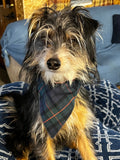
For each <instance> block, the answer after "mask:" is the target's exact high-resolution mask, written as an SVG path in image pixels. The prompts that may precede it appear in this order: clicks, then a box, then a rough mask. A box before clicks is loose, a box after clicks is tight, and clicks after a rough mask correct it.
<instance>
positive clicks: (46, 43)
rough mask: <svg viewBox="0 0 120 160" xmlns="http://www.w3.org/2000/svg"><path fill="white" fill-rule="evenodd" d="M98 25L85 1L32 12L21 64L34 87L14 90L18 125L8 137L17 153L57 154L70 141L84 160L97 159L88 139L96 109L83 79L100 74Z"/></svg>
mask: <svg viewBox="0 0 120 160" xmlns="http://www.w3.org/2000/svg"><path fill="white" fill-rule="evenodd" d="M98 27H99V24H98V22H97V21H96V20H93V19H92V18H91V17H90V16H89V14H88V12H87V11H86V10H85V9H84V8H82V7H75V8H73V9H71V8H70V7H68V8H65V9H64V10H62V11H59V12H58V11H55V10H53V9H51V8H47V7H45V8H42V9H40V10H37V11H36V12H35V13H33V15H32V17H31V19H30V24H29V41H28V51H27V55H26V58H25V60H24V64H23V68H22V72H24V71H25V72H26V80H27V82H29V84H30V87H29V89H28V91H27V92H26V93H25V94H24V95H23V96H19V95H14V96H13V99H14V103H13V106H14V110H15V113H14V116H15V122H14V123H15V124H14V125H15V128H14V130H13V133H11V135H10V136H9V137H7V139H6V142H7V144H6V145H7V147H8V149H9V150H10V151H12V153H13V155H14V156H15V157H16V158H17V159H22V160H28V159H30V157H31V156H33V157H34V158H35V159H37V160H55V151H56V149H57V148H59V147H61V146H62V147H63V146H67V147H70V148H75V149H78V150H79V152H80V155H81V157H82V159H83V160H97V158H96V156H95V152H94V147H93V145H92V142H91V139H90V129H91V128H92V127H93V120H94V115H93V113H92V109H91V106H90V103H89V96H88V93H87V91H86V90H85V89H84V87H83V84H85V83H92V82H93V81H94V80H95V79H96V76H97V69H96V66H97V65H96V58H95V42H94V34H95V32H96V30H97V28H98ZM22 72H21V73H22Z"/></svg>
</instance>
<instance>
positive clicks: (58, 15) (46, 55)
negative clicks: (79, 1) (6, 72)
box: [23, 7, 99, 85]
mask: <svg viewBox="0 0 120 160" xmlns="http://www.w3.org/2000/svg"><path fill="white" fill-rule="evenodd" d="M98 26H99V24H98V22H97V21H96V20H93V19H91V18H90V17H89V16H88V12H87V11H86V10H85V9H83V8H81V7H76V8H74V9H70V8H66V9H64V10H62V11H60V12H56V11H54V10H52V9H50V8H43V9H40V10H38V11H37V12H35V13H34V14H33V15H32V17H31V20H30V25H29V42H28V53H27V55H26V58H25V61H24V65H23V67H24V68H25V69H27V71H29V75H30V76H33V75H37V76H38V75H41V76H42V78H43V80H44V81H45V82H46V83H48V82H50V83H51V84H52V85H54V84H55V83H63V82H65V81H69V82H70V84H71V83H72V81H73V80H74V79H76V78H77V79H80V80H81V81H83V82H88V81H90V79H91V78H90V77H91V73H93V74H94V73H95V72H96V61H95V44H94V37H93V36H94V33H95V31H96V29H97V27H98Z"/></svg>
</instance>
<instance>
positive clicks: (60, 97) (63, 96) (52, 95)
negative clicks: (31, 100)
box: [38, 79, 81, 138]
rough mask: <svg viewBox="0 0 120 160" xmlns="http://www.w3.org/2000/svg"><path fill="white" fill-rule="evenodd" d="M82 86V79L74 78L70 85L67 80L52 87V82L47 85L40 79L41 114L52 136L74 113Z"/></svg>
mask: <svg viewBox="0 0 120 160" xmlns="http://www.w3.org/2000/svg"><path fill="white" fill-rule="evenodd" d="M80 86H81V85H80V81H78V80H74V81H73V83H72V85H69V82H65V83H63V84H56V85H55V86H54V87H52V86H51V85H50V84H49V85H46V84H45V83H44V81H43V80H42V79H40V81H39V86H38V90H39V94H40V114H41V117H42V120H43V123H44V125H45V127H46V129H47V131H48V133H49V134H50V136H51V137H52V138H53V137H54V136H55V135H56V134H57V133H58V131H59V130H60V128H61V127H62V126H63V124H64V123H65V122H66V120H67V119H68V117H69V116H70V114H71V113H72V110H73V108H74V102H75V98H76V95H77V93H78V92H79V90H80Z"/></svg>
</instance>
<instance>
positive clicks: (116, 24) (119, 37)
mask: <svg viewBox="0 0 120 160" xmlns="http://www.w3.org/2000/svg"><path fill="white" fill-rule="evenodd" d="M112 43H120V14H115V15H113V35H112Z"/></svg>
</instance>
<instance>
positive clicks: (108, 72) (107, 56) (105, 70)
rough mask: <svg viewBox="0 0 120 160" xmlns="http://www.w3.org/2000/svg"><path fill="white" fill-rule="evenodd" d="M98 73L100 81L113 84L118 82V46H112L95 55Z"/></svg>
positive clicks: (119, 64)
mask: <svg viewBox="0 0 120 160" xmlns="http://www.w3.org/2000/svg"><path fill="white" fill-rule="evenodd" d="M97 63H98V71H99V73H100V78H101V79H109V80H110V81H111V82H112V83H113V84H116V83H118V82H120V44H113V45H111V46H110V47H108V48H106V49H104V50H102V51H101V52H99V53H98V54H97Z"/></svg>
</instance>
